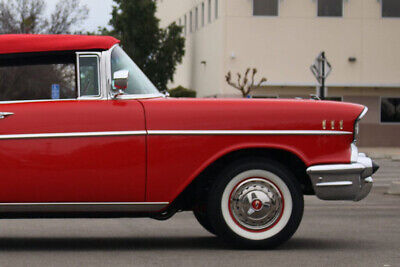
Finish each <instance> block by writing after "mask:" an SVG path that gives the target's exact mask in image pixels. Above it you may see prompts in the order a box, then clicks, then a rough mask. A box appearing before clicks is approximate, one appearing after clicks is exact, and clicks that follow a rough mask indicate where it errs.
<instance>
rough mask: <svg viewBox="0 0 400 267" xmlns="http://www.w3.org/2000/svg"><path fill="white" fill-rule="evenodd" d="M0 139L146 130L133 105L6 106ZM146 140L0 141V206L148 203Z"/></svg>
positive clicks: (62, 103)
mask: <svg viewBox="0 0 400 267" xmlns="http://www.w3.org/2000/svg"><path fill="white" fill-rule="evenodd" d="M0 111H1V112H13V113H14V115H12V116H9V117H7V118H6V119H3V120H0V134H23V133H26V134H28V133H33V134H35V133H66V132H98V131H135V130H142V131H143V130H144V127H145V126H144V113H143V107H142V106H141V104H140V103H139V102H137V101H135V100H133V101H54V102H38V103H19V104H1V105H0ZM145 155H146V153H145V136H109V137H74V138H47V139H18V140H0V166H1V167H0V202H97V201H98V202H120V201H121V202H130V201H144V198H145V175H146V173H145V171H146V169H145V168H146V166H145V164H146V159H145V158H146V156H145Z"/></svg>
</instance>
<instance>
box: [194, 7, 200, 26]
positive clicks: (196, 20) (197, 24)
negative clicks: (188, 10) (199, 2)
mask: <svg viewBox="0 0 400 267" xmlns="http://www.w3.org/2000/svg"><path fill="white" fill-rule="evenodd" d="M194 29H195V30H197V29H199V8H198V7H196V9H195V11H194Z"/></svg>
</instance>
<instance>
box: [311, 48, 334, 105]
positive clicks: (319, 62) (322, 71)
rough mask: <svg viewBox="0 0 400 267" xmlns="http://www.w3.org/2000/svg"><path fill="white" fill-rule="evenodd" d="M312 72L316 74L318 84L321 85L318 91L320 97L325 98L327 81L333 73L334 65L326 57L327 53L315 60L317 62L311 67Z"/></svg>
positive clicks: (321, 54)
mask: <svg viewBox="0 0 400 267" xmlns="http://www.w3.org/2000/svg"><path fill="white" fill-rule="evenodd" d="M310 69H311V72H312V73H313V74H314V76H315V78H316V79H317V81H318V83H319V84H320V86H319V88H318V89H319V90H318V97H319V98H321V99H324V98H325V80H326V78H327V77H328V76H329V74H330V73H331V71H332V65H331V64H330V63H329V61H328V60H327V59H326V57H325V52H321V53H320V54H319V55H318V57H317V58H316V59H315V62H314V64H313V65H311V67H310Z"/></svg>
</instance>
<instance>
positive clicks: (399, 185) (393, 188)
mask: <svg viewBox="0 0 400 267" xmlns="http://www.w3.org/2000/svg"><path fill="white" fill-rule="evenodd" d="M387 194H388V195H400V182H392V183H391V185H390V186H389V189H388V191H387Z"/></svg>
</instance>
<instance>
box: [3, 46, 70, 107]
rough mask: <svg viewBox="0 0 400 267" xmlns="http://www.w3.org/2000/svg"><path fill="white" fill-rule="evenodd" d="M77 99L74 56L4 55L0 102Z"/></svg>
mask: <svg viewBox="0 0 400 267" xmlns="http://www.w3.org/2000/svg"><path fill="white" fill-rule="evenodd" d="M76 97H77V91H76V71H75V54H74V53H70V52H57V53H31V54H14V55H0V101H19V100H41V99H74V98H76Z"/></svg>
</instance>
